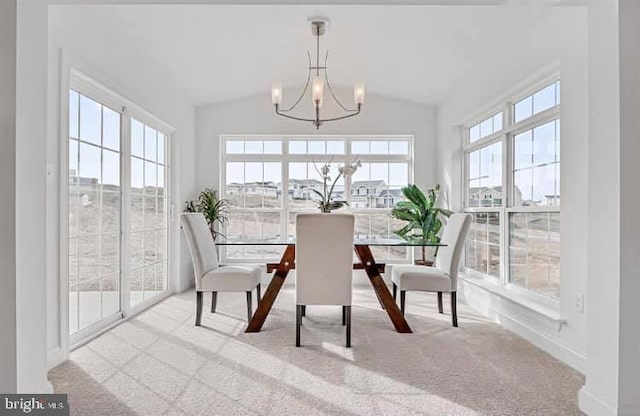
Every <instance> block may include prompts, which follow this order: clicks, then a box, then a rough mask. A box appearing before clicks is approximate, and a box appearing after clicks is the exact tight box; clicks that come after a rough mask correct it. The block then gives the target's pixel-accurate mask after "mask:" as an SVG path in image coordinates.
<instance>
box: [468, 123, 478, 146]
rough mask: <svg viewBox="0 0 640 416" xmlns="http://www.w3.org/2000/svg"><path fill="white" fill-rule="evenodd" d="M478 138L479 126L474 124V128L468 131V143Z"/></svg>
mask: <svg viewBox="0 0 640 416" xmlns="http://www.w3.org/2000/svg"><path fill="white" fill-rule="evenodd" d="M479 138H480V124H476V125H475V126H473V127H471V128H470V129H469V142H470V143H473V142H475V141H476V140H478V139H479Z"/></svg>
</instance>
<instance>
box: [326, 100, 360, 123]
mask: <svg viewBox="0 0 640 416" xmlns="http://www.w3.org/2000/svg"><path fill="white" fill-rule="evenodd" d="M360 108H361V105H360V104H358V109H357V110H348V111H354V112H352V113H351V114H347V115H345V116H341V117H334V118H324V119H320V123H324V122H327V121H338V120H344V119H345V118H351V117H355V116H357V115H358V114H360Z"/></svg>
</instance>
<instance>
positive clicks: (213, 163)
mask: <svg viewBox="0 0 640 416" xmlns="http://www.w3.org/2000/svg"><path fill="white" fill-rule="evenodd" d="M267 88H268V87H267ZM336 90H337V94H338V95H339V97H340V99H341V100H343V102H346V103H350V102H352V101H353V98H352V92H351V90H345V89H338V88H336ZM295 92H298V90H297V89H296V90H295ZM285 94H287V95H289V97H288V98H291V96H293V95H294V92H293V91H292V90H286V91H285ZM287 95H285V97H286V98H287ZM286 98H285V103H284V105H285V106H286V105H287V104H288V101H286ZM343 98H344V99H343ZM325 100H328V98H325ZM300 106H301V112H302V114H305V113H304V110H309V111H308V113H307V114H310V113H311V109H310V108H307V107H311V105H310V104H307V102H302V103H301V104H300ZM435 118H436V112H435V109H434V108H433V107H430V106H425V105H421V104H415V103H411V102H408V101H400V100H395V99H392V98H387V97H382V96H376V95H374V94H370V93H369V94H367V97H366V100H365V103H364V106H363V110H362V114H360V115H359V116H357V117H354V118H352V119H349V120H342V121H337V122H333V123H327V124H325V125H323V126H322V127H320V130H316V129H315V127H313V126H312V125H311V123H303V122H299V121H293V120H288V119H285V118H283V117H280V116H277V115H276V114H274V112H273V106H272V105H271V96H270V95H266V94H265V95H260V96H254V97H247V98H243V99H239V100H234V101H230V102H224V103H221V104H215V105H210V106H203V107H199V108H198V109H197V112H196V126H197V127H196V133H197V140H198V155H197V158H198V180H197V183H198V189H204V188H205V187H207V186H212V187H214V188H216V189H217V188H218V187H219V172H220V165H219V163H218V161H219V160H220V142H219V139H220V135H222V134H276V135H277V134H282V135H286V134H308V135H315V134H319V135H323V134H324V135H334V134H345V135H346V134H354V135H357V134H382V135H384V134H389V135H391V134H412V135H414V137H415V139H414V140H415V141H414V143H415V147H414V154H415V158H416V160H417V161H419V163H415V166H414V171H415V175H414V178H415V182H416V183H417V184H418V185H419V186H422V187H427V186H432V185H434V184H435V179H436V163H435V134H436V124H435V123H436V120H435Z"/></svg>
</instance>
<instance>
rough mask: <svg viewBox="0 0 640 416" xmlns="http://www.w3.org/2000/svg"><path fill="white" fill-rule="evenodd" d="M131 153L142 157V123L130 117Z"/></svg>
mask: <svg viewBox="0 0 640 416" xmlns="http://www.w3.org/2000/svg"><path fill="white" fill-rule="evenodd" d="M131 154H132V155H134V156H138V157H144V125H143V124H142V123H140V122H139V121H137V120H136V119H133V118H132V119H131Z"/></svg>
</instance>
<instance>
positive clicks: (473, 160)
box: [469, 150, 480, 179]
mask: <svg viewBox="0 0 640 416" xmlns="http://www.w3.org/2000/svg"><path fill="white" fill-rule="evenodd" d="M477 178H480V150H476V151H474V152H471V153H469V179H477Z"/></svg>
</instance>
